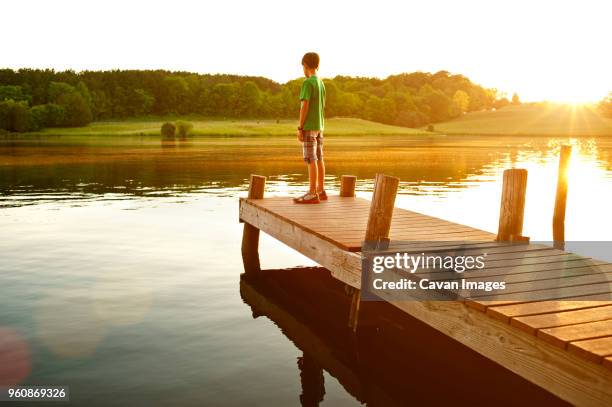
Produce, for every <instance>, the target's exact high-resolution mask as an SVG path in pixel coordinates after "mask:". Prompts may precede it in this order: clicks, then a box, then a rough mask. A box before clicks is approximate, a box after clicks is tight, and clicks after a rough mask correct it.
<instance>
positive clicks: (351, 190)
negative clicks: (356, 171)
mask: <svg viewBox="0 0 612 407" xmlns="http://www.w3.org/2000/svg"><path fill="white" fill-rule="evenodd" d="M356 182H357V177H356V176H354V175H343V176H342V177H340V196H342V197H347V198H352V197H354V196H355V183H356Z"/></svg>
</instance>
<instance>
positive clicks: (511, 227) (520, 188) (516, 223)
mask: <svg viewBox="0 0 612 407" xmlns="http://www.w3.org/2000/svg"><path fill="white" fill-rule="evenodd" d="M526 192H527V170H524V169H517V168H513V169H509V170H505V171H504V182H503V187H502V197H501V207H500V210H499V227H498V230H497V240H498V241H523V240H528V238H526V237H523V236H522V233H523V217H524V214H525V193H526Z"/></svg>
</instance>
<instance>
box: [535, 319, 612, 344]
mask: <svg viewBox="0 0 612 407" xmlns="http://www.w3.org/2000/svg"><path fill="white" fill-rule="evenodd" d="M605 336H612V320H611V319H608V320H605V321H597V322H588V323H586V324H578V325H568V326H560V327H555V328H545V329H541V330H539V331H538V338H542V339H543V340H544V341H546V342H548V343H550V344H552V345H555V346H558V347H560V348H564V349H565V348H566V347H567V344H568V343H570V342H574V341H581V340H584V339H593V338H602V337H605Z"/></svg>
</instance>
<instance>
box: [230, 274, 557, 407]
mask: <svg viewBox="0 0 612 407" xmlns="http://www.w3.org/2000/svg"><path fill="white" fill-rule="evenodd" d="M240 293H241V296H242V298H243V300H244V301H245V302H246V303H247V304H248V305H249V306H250V307H251V309H252V312H253V315H254V317H260V316H265V317H267V318H269V319H270V320H271V321H273V322H274V323H275V324H276V325H277V326H278V327H279V328H280V330H281V331H282V332H283V334H284V335H285V336H287V338H289V339H290V340H291V341H292V342H293V343H294V344H295V345H296V346H297V347H298V348H299V349H300V350H301V351H302V352H303V356H302V357H301V358H300V360H299V362H298V367H299V369H300V376H301V378H302V395H301V397H300V399H301V400H302V405H318V404H317V403H316V402H321V401H323V400H324V398H325V383H324V380H323V376H322V370H325V371H327V372H328V373H329V374H330V375H331V376H333V377H334V378H336V379H337V380H338V382H339V383H340V384H341V385H342V386H343V387H344V389H345V390H346V391H347V392H348V393H349V394H351V395H352V396H353V397H354V398H355V399H357V400H358V401H359V402H361V403H364V404H366V405H368V406H403V405H433V404H435V405H447V404H448V405H450V404H453V405H495V406H516V405H521V404H524V401H525V400H529V404H530V405H546V406H552V405H565V403H564V402H563V401H561V400H560V399H558V398H556V397H554V396H552V395H551V394H550V393H548V392H546V391H544V390H542V389H541V388H539V387H537V386H535V385H533V384H532V383H530V382H528V381H526V380H525V379H522V378H521V377H519V376H517V375H515V374H513V373H511V372H510V371H508V370H507V369H504V368H502V367H501V366H499V365H497V364H495V363H493V362H491V361H490V360H488V359H486V358H484V357H482V356H480V355H478V354H477V353H475V352H473V351H471V350H469V349H467V348H465V347H464V346H463V345H461V344H459V343H458V342H455V341H448V340H447V339H446V337H445V336H444V335H443V334H441V333H439V332H438V331H436V330H433V329H431V328H429V327H427V326H424V325H423V324H422V323H421V322H419V321H417V320H415V319H414V318H411V317H409V316H407V315H406V314H405V313H403V312H401V311H400V310H398V309H397V308H394V307H393V306H390V305H389V304H386V303H380V302H379V303H368V304H366V306H365V307H364V309H363V310H362V311H364V313H363V316H362V324H363V325H364V326H366V328H364V329H360V330H359V331H358V332H357V333H356V334H353V333H352V331H350V330H349V329H347V327H346V324H344V323H343V322H345V320H346V313H347V312H348V310H349V307H350V303H351V300H350V297H349V296H348V295H347V294H346V290H345V289H344V287H343V284H342V283H340V282H339V281H338V280H335V279H334V278H332V277H331V275H330V274H329V272H328V271H327V270H325V269H323V268H316V267H312V268H295V269H285V270H261V271H260V272H258V273H246V274H243V275H242V277H241V281H240ZM313 298H316V301H312V299H313ZM296 371H297V369H296ZM483 371H486V372H487V374H486V375H482V374H481V373H482V372H483ZM296 374H297V372H296ZM475 388H478V391H474V389H475ZM517 390H520V391H517ZM313 400H314V401H316V402H312V401H313ZM308 401H310V402H308Z"/></svg>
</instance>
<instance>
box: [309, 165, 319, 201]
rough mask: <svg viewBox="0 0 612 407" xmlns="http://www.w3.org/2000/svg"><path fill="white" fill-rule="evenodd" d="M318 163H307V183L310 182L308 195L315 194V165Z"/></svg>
mask: <svg viewBox="0 0 612 407" xmlns="http://www.w3.org/2000/svg"><path fill="white" fill-rule="evenodd" d="M318 162H319V161H315V160H310V162H309V163H308V181H309V182H310V193H311V194H316V193H317V173H318V171H317V167H318V165H317V163H318Z"/></svg>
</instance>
